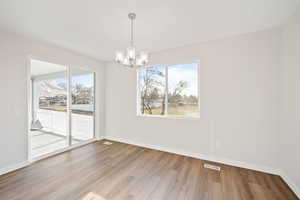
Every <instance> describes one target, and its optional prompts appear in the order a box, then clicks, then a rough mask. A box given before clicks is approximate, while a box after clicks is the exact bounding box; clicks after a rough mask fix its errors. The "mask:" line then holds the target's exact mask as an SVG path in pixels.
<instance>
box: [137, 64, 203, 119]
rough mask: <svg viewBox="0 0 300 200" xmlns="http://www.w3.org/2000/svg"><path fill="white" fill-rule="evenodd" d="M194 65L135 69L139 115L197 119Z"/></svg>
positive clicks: (196, 80) (196, 90)
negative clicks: (136, 70)
mask: <svg viewBox="0 0 300 200" xmlns="http://www.w3.org/2000/svg"><path fill="white" fill-rule="evenodd" d="M198 65H199V64H198V63H197V62H194V63H188V64H181V65H172V66H155V67H145V68H141V69H139V70H138V78H139V81H138V83H139V85H138V88H139V91H138V92H139V98H138V101H139V103H138V105H139V108H138V112H139V115H142V116H149V115H151V116H170V117H199V116H200V112H199V87H198V85H199V84H198V79H199V77H198Z"/></svg>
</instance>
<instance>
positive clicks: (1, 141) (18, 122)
mask: <svg viewBox="0 0 300 200" xmlns="http://www.w3.org/2000/svg"><path fill="white" fill-rule="evenodd" d="M29 55H31V56H34V57H35V58H38V59H41V60H44V61H48V62H51V63H57V64H66V65H74V66H80V67H86V68H89V69H91V70H95V71H96V76H97V83H96V84H97V85H96V87H97V91H96V92H97V94H96V95H97V98H98V99H99V101H100V103H99V104H98V108H99V109H98V113H96V115H97V116H96V117H97V119H98V121H97V123H96V127H97V134H98V135H99V134H100V133H103V131H104V93H103V92H104V71H105V68H104V67H103V65H104V63H101V62H98V61H96V60H94V59H91V58H88V57H86V56H81V55H79V54H76V53H74V52H71V51H68V50H65V49H61V48H58V47H55V46H52V45H49V44H46V43H43V42H38V41H34V40H31V39H26V38H23V37H20V36H17V35H14V34H9V33H7V32H4V31H0V91H1V93H0V95H1V96H0V112H1V113H0V134H1V137H0V174H1V173H2V172H5V171H6V170H9V169H11V168H13V167H17V166H18V165H20V164H21V163H24V162H26V161H27V150H28V140H27V129H28V127H27V126H28V116H27V111H28V107H27V73H28V71H27V65H28V60H27V59H28V56H29Z"/></svg>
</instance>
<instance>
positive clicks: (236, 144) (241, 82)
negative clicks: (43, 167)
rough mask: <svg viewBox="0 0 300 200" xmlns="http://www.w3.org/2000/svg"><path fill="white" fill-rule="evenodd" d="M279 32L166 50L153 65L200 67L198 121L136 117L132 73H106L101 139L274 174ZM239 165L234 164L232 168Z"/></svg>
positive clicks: (113, 67) (112, 66)
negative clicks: (103, 136)
mask: <svg viewBox="0 0 300 200" xmlns="http://www.w3.org/2000/svg"><path fill="white" fill-rule="evenodd" d="M280 39H281V30H280V29H272V30H268V31H262V32H257V33H250V34H246V35H242V36H236V37H232V38H226V39H223V40H217V41H209V42H205V43H199V44H194V45H189V46H185V47H180V48H175V49H170V50H166V51H162V52H158V53H155V54H153V55H152V56H151V61H152V63H151V64H154V65H155V64H180V63H186V62H192V61H194V60H199V59H200V61H201V64H200V65H201V69H200V73H201V75H200V79H201V80H200V84H201V87H200V96H201V97H200V98H201V99H200V102H201V103H200V104H201V105H200V106H201V108H200V109H201V119H200V120H174V119H161V118H149V117H137V116H136V73H135V71H134V70H132V69H126V68H123V67H121V66H118V65H115V64H114V63H111V64H109V65H108V66H107V69H106V136H107V137H110V138H115V139H116V138H117V139H122V140H127V141H130V142H133V143H139V144H147V145H150V146H151V145H154V146H157V147H160V148H163V149H169V150H172V151H177V152H186V153H191V154H193V155H196V156H197V155H199V156H200V157H204V158H209V159H216V160H222V161H226V162H227V163H230V162H231V161H234V162H233V163H235V164H237V165H241V166H247V167H249V168H256V169H261V170H265V171H272V169H273V168H276V166H277V165H276V164H277V162H276V157H277V151H276V147H277V145H278V134H279V131H278V121H279V119H278V112H279V111H278V110H279V98H278V94H279V68H280V63H279V61H280V56H279V55H280V42H281V40H280ZM235 161H237V162H235Z"/></svg>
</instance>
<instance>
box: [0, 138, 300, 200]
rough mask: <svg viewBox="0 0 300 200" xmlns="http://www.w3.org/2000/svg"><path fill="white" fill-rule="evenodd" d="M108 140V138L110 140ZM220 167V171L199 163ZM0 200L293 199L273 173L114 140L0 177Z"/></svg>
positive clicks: (49, 159) (292, 195) (292, 194)
mask: <svg viewBox="0 0 300 200" xmlns="http://www.w3.org/2000/svg"><path fill="white" fill-rule="evenodd" d="M111 142H113V141H111ZM204 163H210V164H215V165H218V166H221V171H213V170H210V169H206V168H204V167H203V164H204ZM0 199H1V200H2V199H3V200H92V199H93V200H253V199H254V200H255V199H257V200H297V197H296V196H295V194H294V193H293V192H292V191H291V190H290V188H289V187H288V186H287V184H286V183H284V181H283V180H282V179H281V178H280V177H279V176H275V175H271V174H266V173H262V172H257V171H253V170H247V169H241V168H237V167H232V166H228V165H223V164H220V163H212V162H208V161H204V160H199V159H195V158H190V157H185V156H180V155H176V154H171V153H166V152H161V151H157V150H151V149H147V148H141V147H137V146H133V145H128V144H124V143H119V142H113V144H112V145H105V144H104V143H103V141H100V142H95V143H92V144H89V145H86V146H83V147H81V148H77V149H74V150H72V151H69V152H65V153H62V154H59V155H57V156H53V157H50V158H47V159H44V160H42V161H39V162H36V163H33V164H32V165H30V166H28V167H26V168H23V169H20V170H17V171H14V172H11V173H8V174H5V175H2V176H0Z"/></svg>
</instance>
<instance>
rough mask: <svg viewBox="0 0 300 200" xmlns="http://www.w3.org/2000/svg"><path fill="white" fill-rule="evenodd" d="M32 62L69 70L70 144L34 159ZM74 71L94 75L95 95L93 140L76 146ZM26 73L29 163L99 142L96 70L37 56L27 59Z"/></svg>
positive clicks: (68, 140) (68, 121)
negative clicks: (32, 148) (32, 140)
mask: <svg viewBox="0 0 300 200" xmlns="http://www.w3.org/2000/svg"><path fill="white" fill-rule="evenodd" d="M31 60H40V61H44V62H49V63H53V64H59V65H62V66H65V67H66V70H67V77H66V78H67V130H66V131H67V142H68V146H67V147H66V148H62V149H59V150H57V151H54V152H52V153H49V154H45V155H42V156H39V157H36V158H33V157H32V156H31V137H30V126H31V121H32V120H33V109H32V103H33V91H32V89H33V83H32V81H31ZM72 69H81V70H83V71H86V72H90V73H93V89H94V91H93V92H94V95H93V98H94V99H93V100H94V106H93V138H92V139H89V140H86V141H83V142H80V143H77V144H74V145H72V130H71V129H72V118H71V114H72V110H71V103H72V96H71V79H72V77H71V71H72ZM26 72H27V99H26V100H27V102H26V103H27V106H28V128H27V132H26V134H27V142H28V145H27V147H28V148H27V155H28V161H29V162H35V161H37V160H41V159H44V158H47V157H50V156H53V155H56V154H59V153H62V152H64V151H68V150H71V149H74V148H78V147H80V146H83V145H86V144H89V143H91V142H94V141H96V140H97V138H96V121H97V116H99V114H97V113H99V109H98V106H97V104H98V103H99V102H98V101H99V99H98V98H97V92H96V91H97V88H96V77H97V76H96V71H95V70H91V69H89V68H84V67H77V66H73V65H70V64H63V63H57V62H53V61H51V60H49V59H44V58H39V57H36V56H28V58H27V62H26Z"/></svg>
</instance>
